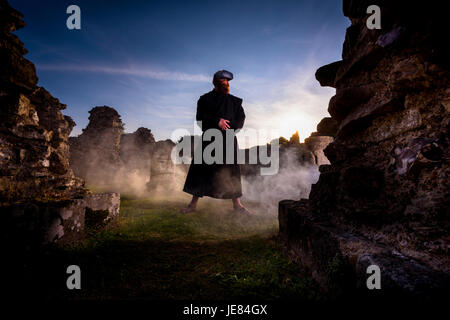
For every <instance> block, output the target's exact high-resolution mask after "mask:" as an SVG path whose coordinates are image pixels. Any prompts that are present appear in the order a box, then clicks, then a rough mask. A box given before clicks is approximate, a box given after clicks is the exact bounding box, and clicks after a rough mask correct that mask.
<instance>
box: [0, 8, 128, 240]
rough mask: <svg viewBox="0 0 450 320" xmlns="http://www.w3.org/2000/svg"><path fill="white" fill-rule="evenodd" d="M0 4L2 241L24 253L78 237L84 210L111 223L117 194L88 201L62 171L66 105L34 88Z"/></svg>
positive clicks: (18, 19)
mask: <svg viewBox="0 0 450 320" xmlns="http://www.w3.org/2000/svg"><path fill="white" fill-rule="evenodd" d="M22 18H23V16H22V14H21V13H20V12H18V11H16V10H15V9H13V8H12V7H11V6H10V5H9V4H8V2H7V1H6V0H0V61H1V64H0V212H1V215H2V223H1V235H2V242H3V243H9V244H10V245H11V246H14V244H17V245H20V244H24V245H25V246H29V245H30V244H31V245H39V244H41V243H47V242H69V241H73V240H78V239H80V238H82V237H83V235H84V226H85V224H84V219H85V211H86V207H87V208H90V209H91V211H90V212H94V213H95V212H97V211H102V212H103V211H105V212H107V215H106V217H105V221H104V222H105V224H106V222H109V221H110V220H113V219H114V218H115V217H117V215H118V212H119V202H120V198H119V195H118V194H116V193H111V194H100V195H93V194H90V192H89V191H88V190H86V189H85V188H84V181H83V180H82V179H80V178H77V177H76V176H75V175H74V173H73V171H72V170H71V168H70V166H69V145H68V139H69V134H70V132H71V131H72V128H73V127H74V125H75V123H74V121H73V120H72V119H71V118H70V117H69V116H65V115H63V114H62V113H61V110H64V109H65V108H66V105H64V104H62V103H60V102H59V100H58V99H56V98H54V97H53V96H52V95H51V94H50V93H49V92H48V91H47V90H45V89H44V88H42V87H39V86H38V85H37V82H38V77H37V75H36V70H35V67H34V65H33V63H31V62H30V61H28V60H27V59H25V58H24V55H25V54H26V53H27V50H26V49H25V47H24V45H23V43H22V42H21V41H20V40H19V38H18V37H17V36H16V35H14V34H12V32H13V31H16V30H18V29H20V28H23V27H24V26H25V22H24V21H23V20H22Z"/></svg>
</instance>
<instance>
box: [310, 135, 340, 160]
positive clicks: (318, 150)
mask: <svg viewBox="0 0 450 320" xmlns="http://www.w3.org/2000/svg"><path fill="white" fill-rule="evenodd" d="M333 141H334V138H333V137H329V136H314V137H309V138H306V139H305V145H306V146H307V147H308V149H309V150H310V151H311V152H312V153H313V155H314V164H315V165H316V166H321V165H323V164H330V161H329V160H328V158H327V157H326V156H325V154H324V153H323V150H324V149H325V148H326V147H327V146H328V145H329V144H330V143H331V142H333Z"/></svg>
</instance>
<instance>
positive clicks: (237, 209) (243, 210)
mask: <svg viewBox="0 0 450 320" xmlns="http://www.w3.org/2000/svg"><path fill="white" fill-rule="evenodd" d="M234 212H237V213H242V214H246V215H249V216H253V213H252V212H250V211H249V210H248V209H247V208H246V207H244V206H237V207H234Z"/></svg>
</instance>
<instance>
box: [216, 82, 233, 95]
mask: <svg viewBox="0 0 450 320" xmlns="http://www.w3.org/2000/svg"><path fill="white" fill-rule="evenodd" d="M217 89H218V90H219V91H220V92H222V93H226V94H228V93H230V83H229V82H228V79H225V78H223V79H219V80H218V82H217Z"/></svg>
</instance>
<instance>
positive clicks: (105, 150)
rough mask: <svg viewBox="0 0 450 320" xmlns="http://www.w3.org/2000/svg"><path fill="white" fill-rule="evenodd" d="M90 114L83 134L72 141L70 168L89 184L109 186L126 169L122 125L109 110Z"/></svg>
mask: <svg viewBox="0 0 450 320" xmlns="http://www.w3.org/2000/svg"><path fill="white" fill-rule="evenodd" d="M89 113H90V116H89V124H88V126H87V127H86V128H85V129H83V133H82V134H81V135H79V136H78V137H71V138H70V139H69V144H70V165H71V167H72V169H73V171H74V172H75V174H76V175H77V176H78V177H81V178H83V179H84V180H85V181H86V183H87V184H91V185H97V186H99V185H104V184H109V183H111V181H114V179H115V176H116V173H117V172H118V171H119V170H120V168H122V167H123V163H122V159H121V158H120V155H119V149H120V136H121V134H122V131H123V124H122V121H121V119H120V115H119V114H118V113H117V111H116V110H115V109H113V108H110V107H108V106H102V107H95V108H92V110H91V111H89Z"/></svg>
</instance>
